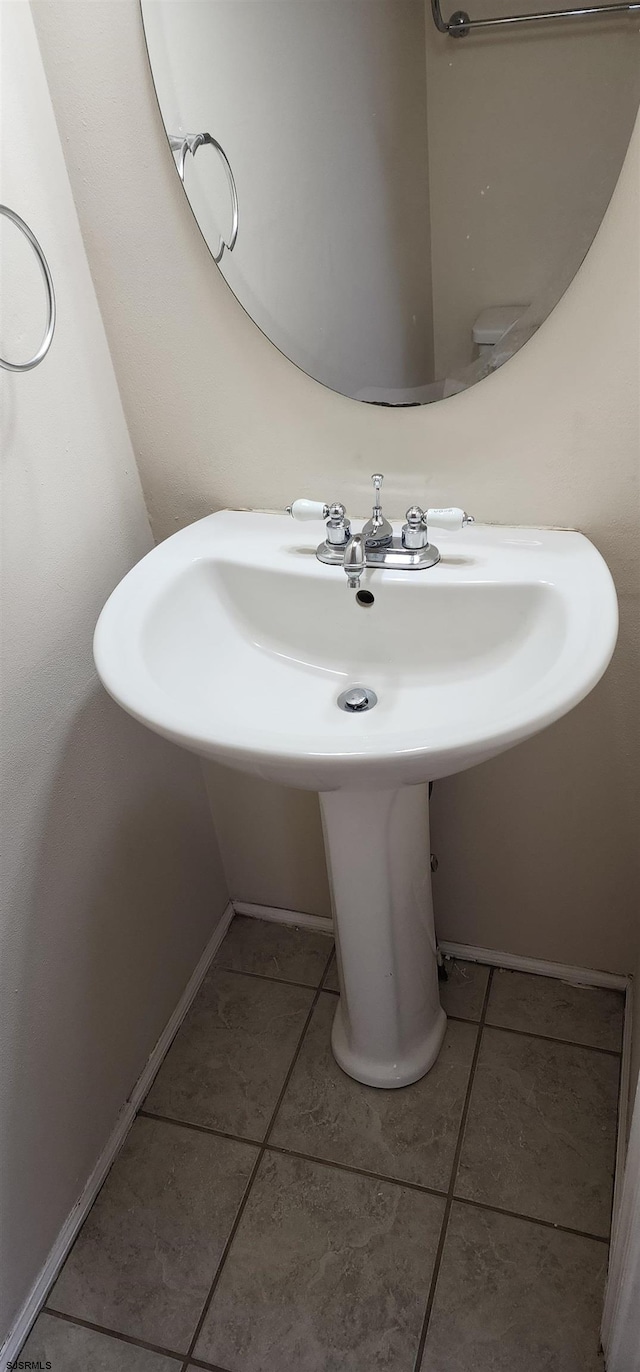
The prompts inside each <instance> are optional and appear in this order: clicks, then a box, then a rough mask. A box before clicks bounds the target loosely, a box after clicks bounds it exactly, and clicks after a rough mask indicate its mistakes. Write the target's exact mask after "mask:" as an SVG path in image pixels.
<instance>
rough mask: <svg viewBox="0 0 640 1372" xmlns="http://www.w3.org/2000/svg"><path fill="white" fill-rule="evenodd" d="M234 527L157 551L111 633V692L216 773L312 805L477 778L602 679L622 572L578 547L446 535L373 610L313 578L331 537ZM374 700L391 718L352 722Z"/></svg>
mask: <svg viewBox="0 0 640 1372" xmlns="http://www.w3.org/2000/svg"><path fill="white" fill-rule="evenodd" d="M303 534H304V535H305V537H303V538H301V536H300V526H299V525H295V524H293V522H292V521H291V520H290V519H288V518H287V517H286V516H280V515H266V514H239V513H233V512H230V511H223V512H222V513H220V514H215V515H211V516H209V518H207V519H203V520H200V521H199V522H198V523H197V524H193V525H191V527H190V528H188V529H184V530H183V531H182V532H181V533H178V534H176V535H174V537H173V538H170V539H168V540H167V541H166V542H165V543H162V544H160V546H159V547H158V548H156V549H154V551H153V552H151V553H150V554H149V555H148V557H146V558H144V560H143V561H142V562H141V563H139V564H138V566H137V567H134V569H133V571H131V572H130V573H129V575H128V576H127V577H125V579H124V581H123V582H122V583H121V585H120V586H118V587H117V589H116V590H115V591H114V593H113V595H112V596H111V599H110V600H109V601H108V603H107V605H106V606H105V609H104V610H103V612H102V615H101V616H100V620H99V623H98V627H97V630H96V636H95V658H96V664H97V667H98V671H99V673H100V676H101V678H102V680H103V682H104V684H105V686H106V688H107V690H108V691H110V692H111V694H112V695H113V696H114V698H115V699H116V700H117V701H118V702H119V704H120V705H122V706H123V707H124V709H126V710H128V711H129V712H130V713H131V714H133V715H135V716H136V718H138V719H140V720H142V721H143V722H144V723H145V724H147V725H149V727H150V728H152V729H156V730H157V731H158V732H159V733H162V734H165V735H166V736H167V737H168V738H171V739H174V740H175V741H176V742H178V743H181V744H183V745H184V746H185V747H187V748H191V749H193V750H194V751H196V752H198V753H200V754H203V755H204V756H207V757H213V758H217V759H219V760H220V761H221V762H225V763H227V764H228V765H229V766H233V767H238V768H241V769H242V770H244V771H248V772H254V773H257V774H259V775H260V776H263V777H267V778H271V779H273V780H274V781H279V782H283V783H286V784H289V785H292V786H298V787H304V788H307V789H310V790H317V791H322V790H332V789H335V788H338V787H347V788H349V789H354V788H360V787H366V788H368V787H370V786H371V785H375V786H398V785H402V784H410V783H416V782H421V781H425V780H427V779H431V780H433V779H435V778H437V777H441V776H445V775H448V774H450V773H452V772H458V771H461V770H462V769H463V768H465V767H470V766H472V765H473V764H474V763H475V762H479V761H481V760H482V759H484V758H488V757H491V756H493V755H494V754H495V753H499V752H501V751H502V750H503V749H505V748H507V747H509V746H510V745H511V744H513V743H517V742H519V741H520V740H521V739H524V738H527V737H529V736H530V735H531V734H534V733H536V732H537V731H538V730H540V729H543V728H544V727H545V726H546V725H547V724H550V723H551V722H552V721H553V720H555V719H558V718H559V716H560V715H563V714H565V713H566V711H567V710H570V709H571V708H572V707H573V706H574V705H576V704H577V703H578V701H579V700H581V699H582V697H583V696H585V695H586V694H587V693H588V692H589V691H590V690H591V689H592V687H593V686H594V685H595V684H596V682H597V681H598V679H599V677H600V676H601V675H602V673H603V672H604V670H605V668H606V666H607V663H608V661H609V659H610V657H611V654H612V652H613V648H614V645H615V640H616V632H617V605H616V596H615V590H614V587H613V582H612V580H611V576H610V574H609V571H608V569H607V567H606V564H605V563H604V561H603V559H602V558H601V557H600V555H599V553H598V552H596V549H595V548H594V547H593V546H592V544H590V543H589V542H588V540H587V539H586V538H584V537H583V536H582V535H581V534H577V533H560V532H547V531H538V530H533V529H526V530H525V529H505V528H494V527H490V526H485V527H483V526H479V525H475V526H473V527H472V528H469V529H464V530H462V532H460V533H456V534H451V533H441V534H440V535H439V537H438V545H439V547H440V550H441V553H442V559H441V561H440V563H439V564H438V565H437V566H435V567H432V568H430V569H429V570H427V571H419V572H416V571H402V572H397V571H395V572H394V571H388V570H384V571H381V570H379V569H376V570H374V571H367V572H365V574H364V577H363V581H362V586H363V588H366V589H367V590H370V591H372V592H373V594H374V596H375V603H374V604H373V605H372V606H371V607H369V608H363V607H361V606H360V605H359V604H358V603H357V601H356V597H355V595H354V593H353V592H352V591H350V590H349V589H348V587H347V582H346V576H345V574H344V572H343V571H342V570H341V569H340V568H335V567H326V566H324V565H323V564H321V563H319V562H318V561H316V558H315V556H314V551H315V547H316V545H317V544H318V543H319V542H320V541H321V539H322V536H323V525H322V524H321V523H318V524H317V525H316V524H313V525H305V526H304V529H303ZM353 683H362V684H364V685H366V686H368V687H371V688H372V689H373V690H374V691H375V693H376V695H377V697H378V703H377V705H376V706H375V708H373V709H371V710H368V711H366V712H365V713H363V714H348V713H345V712H344V711H343V710H340V709H338V707H337V704H336V702H337V698H338V696H339V694H340V693H341V691H343V690H344V689H345V687H346V686H350V685H351V684H353Z"/></svg>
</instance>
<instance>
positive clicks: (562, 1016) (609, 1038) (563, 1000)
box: [487, 969, 624, 1053]
mask: <svg viewBox="0 0 640 1372" xmlns="http://www.w3.org/2000/svg"><path fill="white" fill-rule="evenodd" d="M623 1019H624V996H623V994H622V992H621V991H609V990H605V989H603V988H602V987H599V986H570V985H568V984H567V982H564V981H558V980H556V978H555V977H535V976H531V975H530V974H528V973H526V972H507V971H504V970H502V969H496V971H495V972H494V975H493V983H492V986H491V994H490V996H489V1006H488V1009H487V1024H500V1025H503V1026H504V1028H506V1029H521V1030H526V1031H527V1032H528V1033H530V1034H543V1035H545V1036H546V1037H548V1038H556V1039H567V1040H568V1041H569V1042H571V1043H583V1044H588V1045H590V1046H591V1047H592V1048H609V1049H613V1051H614V1052H616V1053H619V1052H620V1050H621V1048H622V1025H623Z"/></svg>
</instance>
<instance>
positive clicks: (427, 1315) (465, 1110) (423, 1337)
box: [414, 967, 494, 1372]
mask: <svg viewBox="0 0 640 1372" xmlns="http://www.w3.org/2000/svg"><path fill="white" fill-rule="evenodd" d="M493 970H494V969H493V967H492V968H491V969H490V971H489V976H488V978H487V985H486V990H485V993H484V1000H483V1002H482V1013H481V1015H480V1022H479V1024H478V1036H477V1038H476V1046H475V1048H474V1051H473V1058H472V1060H471V1067H470V1069H469V1080H468V1082H467V1090H466V1094H465V1098H464V1104H463V1107H462V1114H461V1116H460V1128H459V1129H458V1141H457V1143H456V1151H455V1153H454V1155H453V1163H452V1165H451V1179H450V1181H449V1189H448V1191H447V1200H446V1204H445V1208H444V1215H443V1217H442V1228H441V1230H440V1238H439V1239H438V1247H437V1249H436V1256H435V1260H434V1264H433V1272H432V1275H431V1285H430V1287H429V1295H428V1297H427V1305H426V1309H425V1312H424V1319H423V1321H422V1329H421V1331H420V1338H419V1340H418V1348H417V1351H416V1358H415V1363H414V1372H420V1367H421V1364H422V1355H423V1353H424V1346H425V1343H426V1341H427V1332H428V1329H429V1321H430V1319H431V1311H432V1310H433V1303H434V1300H435V1295H436V1287H437V1285H438V1277H439V1275H440V1267H441V1265H442V1255H443V1252H444V1245H445V1240H446V1237H447V1228H448V1225H449V1216H450V1214H451V1208H452V1206H453V1196H454V1189H455V1184H456V1176H457V1174H458V1164H459V1162H460V1154H461V1152H462V1142H463V1139H464V1131H465V1128H466V1124H467V1117H468V1114H469V1105H470V1103H471V1092H472V1090H473V1083H474V1079H475V1075H476V1068H477V1066H478V1058H479V1056H480V1044H481V1043H482V1031H483V1029H484V1023H485V1019H486V1016H487V1008H488V1005H489V996H490V995H491V983H492V981H493Z"/></svg>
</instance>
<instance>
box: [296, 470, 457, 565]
mask: <svg viewBox="0 0 640 1372" xmlns="http://www.w3.org/2000/svg"><path fill="white" fill-rule="evenodd" d="M383 479H384V478H383V477H382V475H381V474H380V473H379V472H376V474H375V475H374V476H372V478H371V480H372V481H373V489H374V503H373V509H372V512H371V518H370V519H368V520H367V522H366V524H365V525H364V526H363V529H362V533H359V534H353V535H352V533H351V521H350V519H349V516H348V515H347V512H346V510H345V507H344V505H341V504H340V503H339V502H338V501H336V502H334V503H333V504H331V505H326V504H324V502H322V501H318V500H294V501H293V504H292V505H288V506H287V514H290V515H292V516H293V518H294V519H303V520H306V519H324V520H326V538H325V540H324V542H323V543H320V544H319V546H318V548H317V549H316V557H317V558H318V561H319V562H324V563H326V564H327V565H328V566H330V567H336V566H340V567H343V568H344V571H345V572H346V574H347V581H348V585H349V586H350V587H351V588H352V589H353V590H356V589H357V588H358V586H359V585H360V579H361V577H362V573H363V571H364V568H365V567H390V568H393V569H394V570H398V571H422V570H424V569H425V568H427V567H435V565H436V563H437V562H439V561H440V552H439V550H438V548H436V546H435V544H433V543H430V542H429V527H430V526H432V527H433V526H435V528H437V529H449V530H456V529H463V528H464V527H465V526H466V525H467V524H473V522H474V521H473V516H472V515H468V514H466V513H465V511H464V510H460V509H458V508H457V507H450V508H447V509H429V510H422V509H421V508H420V506H419V505H411V506H410V508H409V509H408V510H407V513H406V523H405V524H403V526H402V530H401V532H400V533H399V534H394V532H393V528H392V526H391V524H390V523H389V520H388V519H387V518H386V517H385V515H384V514H383V513H382V504H381V501H380V488H381V486H382V482H383Z"/></svg>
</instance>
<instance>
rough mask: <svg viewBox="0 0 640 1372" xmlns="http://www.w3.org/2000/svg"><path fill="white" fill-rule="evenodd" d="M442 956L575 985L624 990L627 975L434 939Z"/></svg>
mask: <svg viewBox="0 0 640 1372" xmlns="http://www.w3.org/2000/svg"><path fill="white" fill-rule="evenodd" d="M438 947H439V949H440V952H441V953H443V954H444V956H445V957H446V958H461V959H462V960H463V961H464V962H488V963H491V964H492V966H493V967H504V968H505V969H506V970H507V971H510V972H529V973H530V974H531V975H532V976H538V977H556V978H557V979H558V980H559V981H570V982H572V983H573V984H574V985H575V986H604V987H608V988H609V990H612V991H626V990H627V988H628V986H629V977H624V976H621V975H618V973H617V972H598V971H595V970H594V969H593V968H592V967H570V966H569V965H568V964H565V963H563V962H544V961H543V960H542V958H527V957H522V956H521V955H520V954H519V953H500V952H499V951H498V950H497V949H495V948H475V947H474V946H473V944H471V943H448V942H447V941H446V940H445V941H444V942H442V943H441V942H438Z"/></svg>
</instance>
